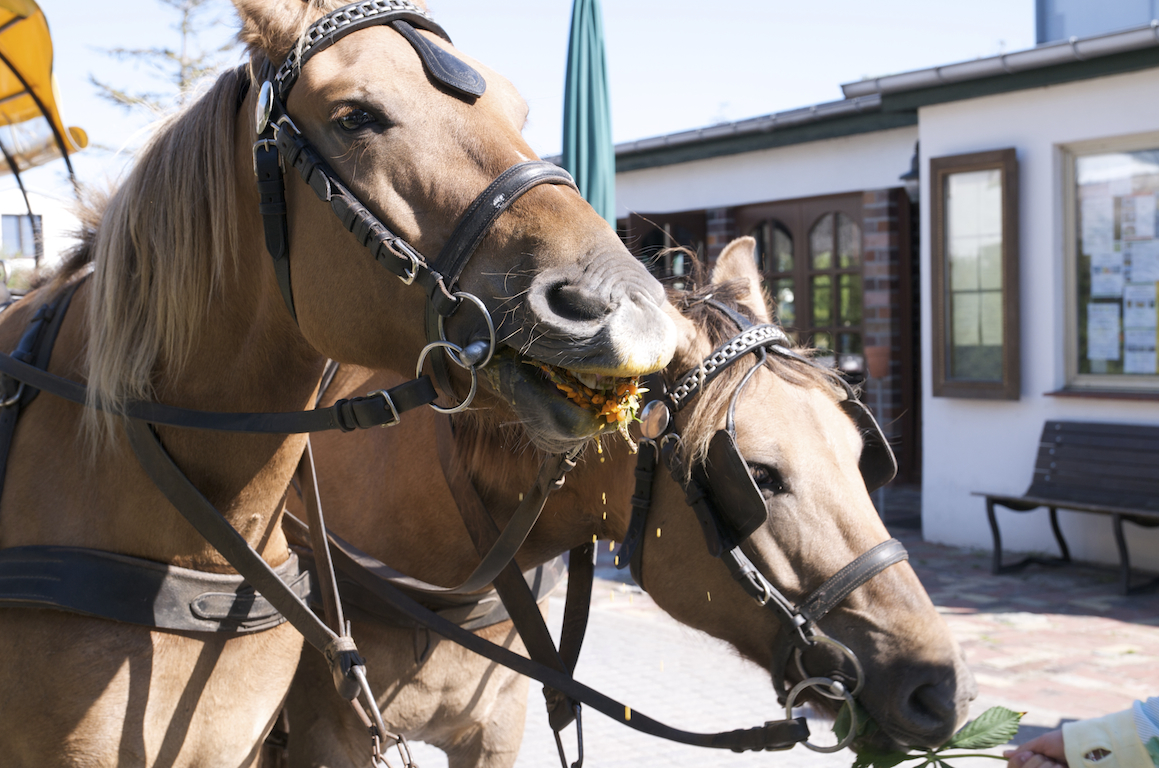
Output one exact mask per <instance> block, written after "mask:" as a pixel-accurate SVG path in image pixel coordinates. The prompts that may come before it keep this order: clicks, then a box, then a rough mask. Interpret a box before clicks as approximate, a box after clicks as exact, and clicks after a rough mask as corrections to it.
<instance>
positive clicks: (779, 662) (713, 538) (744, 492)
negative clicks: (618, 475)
mask: <svg viewBox="0 0 1159 768" xmlns="http://www.w3.org/2000/svg"><path fill="white" fill-rule="evenodd" d="M706 303H708V304H710V305H711V306H712V307H713V308H714V309H716V310H718V311H720V312H721V313H723V314H724V315H726V316H728V317H729V318H730V319H731V320H732V321H733V322H734V323H735V324H736V325H737V326H738V329H739V330H740V333H739V334H738V335H736V336H734V337H733V338H732V339H730V340H729V341H728V342H726V343H725V344H723V345H721V346H720V347H718V348H717V349H716V350H714V351H713V353H712V354H711V355H709V356H708V357H707V358H706V359H705V360H704V361H703V362H702V363H701V364H700V365H699V366H698V367H696V368H694V369H692V370H691V371H689V372H687V373H686V374H684V375H683V376H681V377H680V378H679V379H678V380H677V381H676V383H675V384H674V385H673V386H672V388H671V389H667V388H666V387H665V385H664V383H663V381H662V380H660V379H659V377H658V376H656V377H653V378H652V379H651V380H649V382H648V384H649V388H650V389H651V390H652V391H653V392H655V393H656V395H655V396H653V397H652V398H651V399H650V400H649V402H648V403H647V404H646V405H645V406H644V409H643V411H642V412H641V422H642V432H643V438H644V439H643V440H642V441H641V445H640V451H639V456H638V458H637V464H636V488H635V493H634V494H633V496H632V518H631V521H630V523H629V525H628V532H627V534H626V535H625V537H624V542H623V544H622V545H621V547H620V551H619V552H618V554H617V555H616V567H617V568H624V567H628V566H630V567H631V571H632V577H633V578H634V579H635V580H636V583H637V584H639V585H640V586H641V587H643V586H644V581H643V572H642V568H643V541H644V538H645V536H644V532H645V529H646V528H647V524H648V523H647V518H648V513H649V512H650V511H651V506H652V484H653V480H654V476H655V468H656V460H657V455H659V456H660V457H662V458H663V460H664V463H665V465H666V466H667V467H668V470H669V472H670V473H671V475H672V477H673V478H674V479H675V480H676V482H678V483H680V485H681V487H683V488H684V492H685V496H686V501H687V503H688V505H689V506H690V507H691V508H692V509H693V511H694V512H695V514H696V517H697V521H698V522H699V523H700V527H701V530H702V532H703V533H704V538H705V543H706V544H707V546H708V551H709V553H710V554H711V555H712V556H713V557H718V558H720V559H721V560H722V561H723V562H724V564H725V565H726V566H727V567H728V569H729V572H730V573H731V574H732V576H733V578H734V579H736V581H737V582H738V583H739V584H740V585H741V587H742V588H743V589H744V590H745V592H747V593H748V594H749V595H750V596H751V597H752V598H753V599H754V600H756V601H757V603H758V604H759V605H761V606H762V607H764V608H767V609H768V610H770V611H772V612H773V615H774V616H776V618H777V620H778V621H779V622H780V624H781V628H782V629H783V631H782V632H780V633H778V635H777V638H776V640H775V645H776V647H775V648H774V652H773V669H772V673H773V678H774V680H775V682H776V685H777V695H778V697H779V698H780V699H781V701H782V702H783V703H784V704H785V705H786V711H787V716H788V717H792V708H793V705H794V703H795V701H796V699H797V698H798V697H799V696H800V695H801V694H802V693H803V692H804V691H805V690H806V689H809V688H812V689H814V690H816V691H817V692H818V693H820V694H821V695H824V696H826V697H828V698H831V699H836V700H842V699H844V700H845V701H846V702H848V703H849V705H850V707H849V709H850V715H851V717H853V718H854V720H853V723H852V725H851V727H850V729H849V732H848V733H847V734H846V736H845V738H843V739H842V740H841V742H840V743H839V744H837V745H835V746H831V747H819V746H816V745H814V744H811V743H809V742H807V741H806V742H804V744H805V746H806V747H808V748H809V749H812V750H814V751H818V752H834V751H837V750H839V749H843V748H844V747H846V746H848V744H849V743H850V742H851V741H852V740H853V738H855V736H856V733H857V723H856V714H855V708H854V707H853V703H854V697H855V696H857V694H858V693H860V691H861V689H862V688H863V687H864V684H865V674H864V670H863V668H862V666H861V662H860V661H859V660H858V658H857V656H856V654H854V653H853V651H852V650H851V649H849V648H848V647H847V646H846V645H844V644H843V643H841V642H839V641H837V640H835V639H833V638H831V637H829V636H827V635H825V634H824V633H823V632H822V631H821V629H820V627H818V626H817V622H818V621H819V620H820V619H821V618H822V617H824V616H825V615H826V614H828V613H829V612H830V611H831V610H833V608H835V607H836V606H837V605H839V604H840V603H841V602H842V601H843V600H845V598H846V597H848V596H849V595H850V594H851V593H852V592H853V591H854V590H855V589H857V588H858V587H860V586H861V585H862V584H865V583H866V582H867V581H869V580H870V579H872V578H873V577H874V576H876V575H877V574H879V573H881V572H882V571H883V570H885V569H886V568H888V567H889V566H891V565H893V564H894V563H898V562H901V561H902V560H906V559H908V557H909V555H908V554H907V553H906V551H905V547H903V546H902V544H901V542H899V541H898V540H897V539H888V540H886V541H884V542H882V543H880V544H878V545H876V546H874V547H872V548H871V549H869V550H868V551H867V552H865V553H863V554H862V555H861V556H859V557H857V558H856V559H854V560H853V561H852V562H851V563H849V564H848V565H846V566H845V567H844V568H842V569H841V570H840V571H838V572H837V573H836V574H834V575H833V576H831V577H830V578H829V579H827V580H826V581H825V582H824V583H823V584H821V586H819V587H818V588H817V589H815V590H814V591H813V592H812V593H811V594H810V595H808V596H807V597H805V598H804V600H802V601H801V603H800V604H795V603H793V601H792V600H790V599H789V598H788V597H786V596H785V595H784V593H782V592H781V591H780V590H779V589H777V587H776V586H774V585H773V584H772V582H770V581H769V579H767V578H766V577H765V576H764V574H762V573H761V572H760V570H759V569H758V568H757V567H756V566H755V565H754V564H753V562H752V561H751V560H750V559H749V557H748V556H747V555H746V554H745V553H744V552H743V551H742V550H741V544H742V543H743V542H745V541H746V540H747V539H748V538H749V536H750V535H751V534H752V533H753V532H754V531H755V530H756V529H757V528H759V527H760V526H761V525H763V524H764V522H765V521H766V520H767V518H768V514H769V513H768V508H767V507H766V505H765V501H764V497H763V495H762V494H761V492H760V490H759V488H758V487H757V485H756V483H755V482H754V480H753V477H752V474H751V472H750V469H749V466H748V463H747V462H746V461H745V459H744V457H743V456H742V455H741V453H740V451H739V449H738V447H737V441H736V404H737V401H738V399H739V397H740V394H741V392H742V391H743V390H744V388H745V386H746V385H747V384H748V383H749V382H750V381H751V380H752V378H753V375H754V374H755V373H756V371H757V369H758V368H760V367H761V366H762V365H763V364H764V363H765V362H766V361H767V359H768V355H769V354H770V353H772V354H775V355H778V356H780V357H782V358H787V359H792V360H796V361H798V362H802V363H805V364H806V365H813V366H815V365H816V363H814V362H812V361H811V360H809V359H808V358H805V357H803V356H801V355H799V354H797V353H796V352H794V351H792V350H791V349H790V348H789V345H790V343H791V342H790V341H789V338H788V336H787V335H786V334H785V332H784V331H783V330H781V328H779V327H778V326H776V325H771V324H762V325H757V324H754V323H753V322H752V321H751V320H749V319H748V318H747V317H745V316H744V315H742V314H740V313H739V312H737V311H736V310H735V309H733V308H732V307H729V306H727V305H724V304H721V303H720V302H717V301H713V300H711V299H708V300H706ZM750 353H752V354H755V355H756V356H757V361H756V363H755V364H754V365H753V366H752V368H750V369H749V370H748V372H746V373H745V374H744V375H743V377H742V378H741V379H740V381H739V383H738V384H737V386H736V389H735V390H734V392H733V394H732V398H731V400H730V401H729V406H728V412H727V416H726V419H725V428H724V429H721V430H718V431H717V433H716V434H715V435H714V436H713V438H712V441H711V442H710V444H709V449H708V455H707V458H706V460H705V461H704V462H701V463H698V464H697V465H696V466H694V467H693V468H692V471H691V472H690V473H689V472H685V471H684V467H683V466H682V463H681V457H680V453H681V451H680V442H681V437H680V434H679V433H678V432H677V431H676V429H675V425H674V423H673V419H672V415H673V414H674V413H676V412H678V411H679V410H680V409H681V408H683V407H684V406H685V405H687V403H688V402H689V401H690V400H691V399H692V398H693V397H695V396H696V395H697V394H698V393H699V392H700V391H702V390H703V389H704V388H705V387H706V386H707V385H708V384H709V382H711V381H712V380H713V379H715V378H716V377H717V376H719V375H720V374H721V373H723V372H724V371H725V370H726V369H727V368H728V367H730V366H731V365H733V364H735V363H737V362H738V361H739V360H741V359H742V358H744V357H746V356H747V355H749V354H750ZM840 382H841V384H842V386H843V387H844V389H845V394H846V400H845V401H844V402H842V403H841V408H842V410H844V411H845V412H846V413H847V414H849V415H850V417H851V418H852V419H853V421H854V423H855V424H856V425H857V427H858V429H859V430H860V431H861V433H862V438H863V449H862V457H861V460H860V462H859V467H860V469H861V472H862V476H863V478H864V479H865V482H866V487H867V488H868V489H869V490H871V491H872V490H874V489H875V488H877V487H880V486H881V485H884V484H885V483H887V482H889V481H890V480H892V479H893V477H894V475H895V474H896V471H897V464H896V461H895V460H894V457H893V452H892V451H891V450H890V448H889V444H888V442H887V441H886V439H885V437H884V435H882V433H881V429H880V427H879V426H878V424H877V422H876V420H874V418H873V415H872V414H871V413H870V412H869V410H868V409H866V408H865V406H864V405H862V404H861V403H860V401H858V400H857V399H856V395H855V393H854V392H853V389H852V388H851V387H850V386H849V384H848V383H846V382H845V381H844V379H841V380H840ZM686 477H688V480H687V481H686V480H685V478H686ZM821 645H824V646H828V647H829V650H830V651H836V652H837V653H838V654H839V657H844V659H848V661H849V662H850V664H851V665H852V668H853V675H852V678H851V677H850V675H848V674H846V673H845V672H843V671H840V669H838V670H835V671H833V672H830V673H828V674H827V675H821V676H816V675H810V674H809V673H808V671H807V670H806V668H805V663H804V658H803V655H804V653H805V652H806V651H808V650H810V649H816V648H818V647H819V646H821ZM791 663H792V664H793V665H795V667H796V672H797V674H798V675H799V677H800V678H801V680H800V682H798V683H797V684H796V685H794V686H792V687H791V688H790V686H789V684H788V680H787V671H788V668H789V665H790V664H791ZM838 666H840V660H839V662H838Z"/></svg>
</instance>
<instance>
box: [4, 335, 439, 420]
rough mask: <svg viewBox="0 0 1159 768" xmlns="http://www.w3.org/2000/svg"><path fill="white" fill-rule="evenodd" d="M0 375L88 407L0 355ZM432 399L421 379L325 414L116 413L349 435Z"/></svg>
mask: <svg viewBox="0 0 1159 768" xmlns="http://www.w3.org/2000/svg"><path fill="white" fill-rule="evenodd" d="M0 373H3V374H6V375H7V376H10V377H12V378H13V379H17V380H19V381H23V382H25V383H27V384H30V385H32V386H33V387H36V388H37V389H42V390H44V391H46V392H50V393H52V394H53V395H56V396H57V397H60V398H63V399H65V400H69V401H71V402H74V403H77V404H79V405H87V404H88V403H87V400H86V393H87V389H86V388H85V386H84V385H83V384H80V383H78V382H75V381H73V380H72V379H66V378H64V377H61V376H57V375H55V374H52V373H48V372H47V371H43V370H41V369H39V368H37V367H36V366H34V365H29V364H28V363H24V362H21V361H20V360H17V359H16V358H14V357H12V356H11V355H5V354H0ZM436 396H437V394H436V392H435V388H434V385H432V384H431V380H430V377H429V376H422V377H420V378H418V379H414V380H411V381H408V382H406V383H404V384H400V385H398V386H397V387H394V388H392V389H388V390H385V391H379V392H375V393H373V394H372V395H368V396H366V397H355V398H351V399H350V400H339V401H338V402H336V403H335V404H334V405H332V406H330V407H329V408H315V409H314V410H310V411H287V412H282V413H231V412H219V411H198V410H194V409H191V408H179V407H177V406H173V405H164V404H162V403H151V402H139V401H138V402H131V403H127V404H126V405H125V407H124V410H123V412H122V413H123V414H124V415H125V416H127V417H129V418H130V419H135V420H139V421H146V422H149V423H151V424H158V425H162V426H167V427H183V428H186V429H205V430H210V431H217V432H258V433H263V434H301V433H304V432H324V431H326V430H331V429H338V430H341V431H343V432H350V431H352V430H355V429H369V428H370V427H382V426H390V425H392V424H395V423H397V421H398V415H399V414H402V413H404V412H406V411H409V410H411V409H412V408H417V407H419V406H420V405H426V404H427V403H430V402H433V401H434V399H435V397H436Z"/></svg>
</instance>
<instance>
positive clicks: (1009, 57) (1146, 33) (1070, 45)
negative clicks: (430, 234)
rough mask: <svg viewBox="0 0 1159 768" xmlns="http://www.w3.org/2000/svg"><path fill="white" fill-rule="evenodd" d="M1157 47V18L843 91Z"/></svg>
mask: <svg viewBox="0 0 1159 768" xmlns="http://www.w3.org/2000/svg"><path fill="white" fill-rule="evenodd" d="M1155 47H1159V19H1156V20H1153V21H1152V22H1151V23H1150V24H1148V25H1147V26H1143V27H1135V28H1133V29H1128V30H1124V31H1122V32H1110V33H1108V34H1105V35H1096V36H1095V37H1085V38H1082V39H1079V38H1076V37H1072V38H1071V39H1070V40H1063V41H1060V42H1057V43H1048V44H1046V45H1040V46H1037V47H1035V48H1030V49H1028V50H1025V51H1015V52H1013V53H1004V54H1001V55H998V56H990V57H988V58H984V59H975V60H974V61H963V62H959V63H957V64H947V65H945V66H941V67H930V68H929V69H918V70H914V71H913V72H902V73H901V74H897V75H886V76H884V77H875V78H871V79H868V80H859V81H857V82H853V83H845V84H843V85H842V86H841V91H842V93H844V94H845V98H847V99H858V98H865V97H868V96H872V95H877V96H882V95H884V94H892V93H901V92H904V91H916V90H919V89H922V88H932V87H936V86H939V85H949V84H951V83H961V82H965V81H968V80H980V79H982V78H986V77H994V76H996V75H1010V74H1015V73H1017V72H1026V71H1028V70H1034V69H1042V68H1044V67H1051V66H1056V65H1058V64H1069V63H1072V62H1076V61H1087V60H1089V59H1096V58H1100V57H1103V56H1111V55H1113V54H1116V53H1126V52H1128V51H1137V50H1141V49H1144V48H1155ZM617 150H618V147H617Z"/></svg>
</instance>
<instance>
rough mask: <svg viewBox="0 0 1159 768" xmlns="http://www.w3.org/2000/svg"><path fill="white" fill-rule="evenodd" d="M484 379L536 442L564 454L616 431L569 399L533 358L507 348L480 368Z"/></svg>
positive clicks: (610, 425) (541, 446) (545, 448)
mask: <svg viewBox="0 0 1159 768" xmlns="http://www.w3.org/2000/svg"><path fill="white" fill-rule="evenodd" d="M482 374H483V380H484V382H485V384H486V386H487V388H488V389H490V390H491V391H492V392H494V393H495V394H496V395H498V397H499V398H500V399H501V400H503V402H505V403H506V404H507V406H508V407H509V408H510V409H511V410H512V411H513V412H514V414H515V417H516V419H518V420H519V421H520V422H521V423H522V424H523V428H524V431H525V432H526V434H527V436H528V437H529V438H530V439H531V441H532V442H533V443H535V445H536V446H537V447H538V448H540V449H542V450H545V451H548V452H551V453H563V452H566V451H568V450H571V449H572V448H575V447H577V446H579V445H582V444H583V443H585V442H587V441H588V440H590V439H592V438H594V437H596V436H598V435H601V434H605V433H608V432H614V431H616V428H617V425H616V423H610V422H608V421H607V419H606V418H601V417H598V416H597V414H596V413H594V412H593V411H591V410H588V409H586V408H583V407H580V406H579V405H577V404H576V403H574V402H572V401H571V400H570V399H568V398H567V396H566V395H565V394H564V392H563V391H562V390H560V389H559V387H558V386H557V385H556V384H555V383H553V382H552V381H551V379H550V378H549V376H548V374H546V373H545V372H544V370H543V368H542V367H541V364H540V363H538V362H537V361H535V360H533V359H532V358H529V357H525V356H523V355H520V354H518V353H516V352H515V351H514V350H511V349H506V350H504V351H503V352H501V353H499V354H497V355H496V356H495V358H494V359H493V360H492V361H491V363H490V364H489V365H487V367H485V368H483V369H482Z"/></svg>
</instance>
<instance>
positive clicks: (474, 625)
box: [282, 513, 564, 632]
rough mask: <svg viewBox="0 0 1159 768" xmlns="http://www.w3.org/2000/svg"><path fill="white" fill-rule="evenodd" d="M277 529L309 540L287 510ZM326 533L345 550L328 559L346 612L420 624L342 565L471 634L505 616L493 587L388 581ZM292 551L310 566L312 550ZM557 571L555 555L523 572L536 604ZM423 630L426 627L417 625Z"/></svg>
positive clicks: (382, 568) (375, 564)
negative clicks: (438, 588)
mask: <svg viewBox="0 0 1159 768" xmlns="http://www.w3.org/2000/svg"><path fill="white" fill-rule="evenodd" d="M282 529H283V530H284V531H285V532H286V535H287V536H288V537H290V538H291V539H294V540H295V541H302V542H305V541H308V540H309V538H310V529H309V527H308V526H307V525H306V524H305V523H304V522H302V521H301V520H299V519H298V518H296V517H294V516H293V515H292V514H290V513H286V514H285V515H284V516H283V517H282ZM327 533H328V538H329V539H330V542H331V545H332V546H334V547H337V546H339V544H338V542H341V546H342V547H343V549H344V550H345V552H346V554H347V556H346V557H344V558H341V559H336V560H334V570H335V573H336V575H337V577H338V586H339V588H340V589H341V593H342V604H343V607H344V609H345V610H346V612H347V613H348V614H352V615H353V614H362V616H363V617H364V618H368V619H370V620H373V621H377V622H379V623H382V624H385V625H387V626H392V627H421V626H422V625H420V624H418V623H416V622H415V620H414V619H413V618H411V617H410V616H407V615H406V614H404V613H402V612H400V611H398V610H395V609H394V608H392V607H391V606H389V605H387V604H386V603H384V602H383V601H382V600H381V599H380V598H377V597H375V596H373V595H370V594H369V593H368V592H367V590H366V589H365V588H364V587H363V586H362V585H361V584H360V583H359V582H358V581H357V580H355V579H354V578H353V577H352V576H351V575H350V574H348V573H347V572H346V570H345V569H346V568H351V567H353V568H369V569H371V570H372V571H374V573H375V574H376V575H377V576H378V577H379V578H384V579H388V580H390V581H391V583H393V584H394V585H395V586H396V587H398V588H399V590H400V591H401V592H403V594H406V595H407V596H409V597H410V598H411V599H413V600H415V601H416V602H419V603H421V604H422V605H423V606H424V607H426V608H427V609H429V610H431V611H434V612H435V613H437V614H438V615H439V616H442V617H443V618H444V619H447V620H448V621H451V622H454V623H455V624H457V625H459V626H461V627H463V628H464V629H466V630H469V631H472V632H474V631H476V630H479V629H483V628H484V627H490V626H494V625H495V624H498V623H500V622H503V621H507V620H508V619H510V618H511V617H510V616H509V615H508V614H507V611H506V609H505V608H504V607H503V601H502V600H500V599H499V596H498V593H496V591H495V590H494V589H485V590H483V591H481V592H463V593H457V592H452V593H443V594H431V593H429V592H421V591H417V590H414V591H412V590H409V589H408V588H407V585H406V581H405V577H404V579H390V578H389V577H388V576H387V575H386V574H387V573H398V572H397V571H394V570H393V569H391V568H390V567H389V566H387V565H385V564H384V563H382V562H381V561H380V560H377V559H375V558H374V557H372V556H371V555H369V554H367V553H365V552H363V551H362V550H360V549H358V548H357V547H355V546H354V545H353V544H350V543H349V542H346V541H343V540H342V539H339V538H338V537H336V536H335V535H334V533H333V532H332V531H328V532H327ZM295 549H296V551H297V552H298V557H299V558H301V560H302V561H303V563H304V567H305V568H306V569H307V570H310V569H312V567H313V554H312V552H311V551H310V550H308V549H305V548H304V547H302V548H298V547H295ZM332 559H333V555H332ZM563 573H564V565H563V558H559V557H557V558H555V559H554V560H551V561H549V562H547V563H544V564H543V565H541V566H538V567H536V568H533V569H532V570H530V571H525V572H524V574H523V579H524V581H526V582H527V585H528V587H530V588H531V591H532V594H534V595H535V600H536V602H541V601H543V600H545V599H546V598H547V596H548V595H549V594H550V593H551V592H552V591H553V590H554V589H555V588H556V587H557V586H559V582H560V581H562V579H563ZM423 629H426V628H425V627H423Z"/></svg>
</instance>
